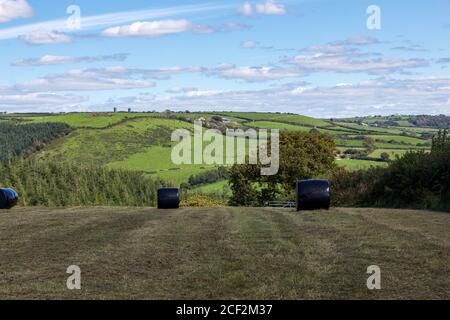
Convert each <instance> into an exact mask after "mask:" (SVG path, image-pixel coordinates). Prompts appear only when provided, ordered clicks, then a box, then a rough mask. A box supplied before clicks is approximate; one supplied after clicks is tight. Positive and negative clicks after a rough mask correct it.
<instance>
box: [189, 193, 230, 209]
mask: <svg viewBox="0 0 450 320" xmlns="http://www.w3.org/2000/svg"><path fill="white" fill-rule="evenodd" d="M226 205H227V201H226V200H220V199H215V198H210V197H207V196H204V195H192V196H187V197H186V198H185V199H183V200H182V201H181V204H180V206H181V207H223V206H226Z"/></svg>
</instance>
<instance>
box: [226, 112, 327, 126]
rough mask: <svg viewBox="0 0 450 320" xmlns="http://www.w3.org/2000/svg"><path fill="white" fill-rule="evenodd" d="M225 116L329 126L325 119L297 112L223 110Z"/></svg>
mask: <svg viewBox="0 0 450 320" xmlns="http://www.w3.org/2000/svg"><path fill="white" fill-rule="evenodd" d="M221 114H223V115H226V116H231V117H235V118H242V119H247V120H254V121H257V120H261V121H275V122H284V123H293V124H298V125H305V126H310V127H326V126H331V124H330V123H329V122H327V121H324V120H320V119H315V118H311V117H306V116H301V115H297V114H276V113H256V112H225V113H221Z"/></svg>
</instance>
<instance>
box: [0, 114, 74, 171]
mask: <svg viewBox="0 0 450 320" xmlns="http://www.w3.org/2000/svg"><path fill="white" fill-rule="evenodd" d="M68 132H70V127H69V126H68V125H67V124H64V123H31V124H16V123H11V122H0V162H3V161H5V160H6V159H7V158H8V157H14V158H20V157H23V156H26V155H27V154H30V153H32V152H35V151H39V150H41V149H42V148H43V147H44V146H45V145H47V144H48V143H50V142H51V141H52V140H53V139H55V138H57V137H59V136H62V135H64V134H66V133H68Z"/></svg>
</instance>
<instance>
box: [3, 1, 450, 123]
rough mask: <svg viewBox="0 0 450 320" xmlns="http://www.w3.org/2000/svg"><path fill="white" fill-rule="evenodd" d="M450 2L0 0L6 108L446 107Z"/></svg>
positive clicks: (395, 110) (305, 110) (442, 110)
mask: <svg viewBox="0 0 450 320" xmlns="http://www.w3.org/2000/svg"><path fill="white" fill-rule="evenodd" d="M449 40H450V1H448V0H430V1H422V0H421V1H419V0H408V1H406V0H395V1H394V0H371V1H366V0H345V1H344V0H285V1H281V0H256V1H242V0H239V1H235V0H230V1H213V0H212V1H190V0H184V1H179V0H165V1H148V0H147V1H144V0H128V1H112V0H109V1H106V0H96V1H92V0H91V1H88V0H78V1H76V0H70V1H65V0H58V1H54V0H0V112H8V113H14V112H84V111H91V112H93V111H112V110H113V109H114V108H117V109H118V110H124V111H125V110H128V108H131V109H132V110H133V111H153V110H156V111H162V110H166V109H170V110H174V111H184V110H190V111H224V110H227V111H258V112H291V113H297V114H303V115H308V116H313V117H317V118H337V117H351V116H366V115H390V114H447V115H450V74H449V73H450V41H449Z"/></svg>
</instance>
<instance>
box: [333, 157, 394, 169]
mask: <svg viewBox="0 0 450 320" xmlns="http://www.w3.org/2000/svg"><path fill="white" fill-rule="evenodd" d="M336 164H337V165H338V166H340V167H345V168H346V169H348V170H361V169H367V168H370V167H386V166H387V163H386V162H381V161H370V160H357V159H338V160H336Z"/></svg>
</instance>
